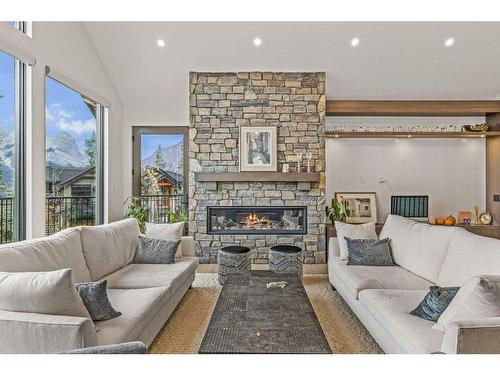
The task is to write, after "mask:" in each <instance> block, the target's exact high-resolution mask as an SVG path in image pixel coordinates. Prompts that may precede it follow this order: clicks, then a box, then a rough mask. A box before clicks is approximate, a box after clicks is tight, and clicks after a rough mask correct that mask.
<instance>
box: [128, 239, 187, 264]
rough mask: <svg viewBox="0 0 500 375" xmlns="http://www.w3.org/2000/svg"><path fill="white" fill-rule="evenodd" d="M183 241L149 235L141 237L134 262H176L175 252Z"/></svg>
mask: <svg viewBox="0 0 500 375" xmlns="http://www.w3.org/2000/svg"><path fill="white" fill-rule="evenodd" d="M180 243H181V241H180V240H157V239H154V238H148V237H142V236H141V237H139V249H138V250H137V254H136V256H135V259H134V263H145V264H171V263H174V262H175V252H176V251H177V248H178V247H179V244H180Z"/></svg>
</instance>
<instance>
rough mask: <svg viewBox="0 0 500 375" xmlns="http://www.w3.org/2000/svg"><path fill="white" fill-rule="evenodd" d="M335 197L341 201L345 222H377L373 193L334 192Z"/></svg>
mask: <svg viewBox="0 0 500 375" xmlns="http://www.w3.org/2000/svg"><path fill="white" fill-rule="evenodd" d="M335 199H336V200H338V201H341V202H342V205H343V206H344V209H345V213H346V222H347V223H352V224H362V223H371V222H374V223H376V222H377V202H376V194H375V193H335Z"/></svg>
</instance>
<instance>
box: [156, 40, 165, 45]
mask: <svg viewBox="0 0 500 375" xmlns="http://www.w3.org/2000/svg"><path fill="white" fill-rule="evenodd" d="M156 45H157V46H158V47H165V41H164V40H163V39H157V40H156Z"/></svg>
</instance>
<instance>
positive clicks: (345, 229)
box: [335, 221, 378, 259]
mask: <svg viewBox="0 0 500 375" xmlns="http://www.w3.org/2000/svg"><path fill="white" fill-rule="evenodd" d="M335 230H336V231H337V239H338V241H339V248H340V257H341V258H342V259H347V255H348V249H347V242H346V240H345V237H349V238H353V239H364V240H376V239H377V238H378V237H377V233H376V232H375V223H366V224H347V223H342V222H340V221H336V222H335Z"/></svg>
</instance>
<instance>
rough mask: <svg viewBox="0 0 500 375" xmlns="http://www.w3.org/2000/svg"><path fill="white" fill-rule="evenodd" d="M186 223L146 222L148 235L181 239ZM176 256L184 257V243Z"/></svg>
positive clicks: (155, 237) (166, 238)
mask: <svg viewBox="0 0 500 375" xmlns="http://www.w3.org/2000/svg"><path fill="white" fill-rule="evenodd" d="M185 226H186V223H172V224H168V223H167V224H155V223H146V233H145V235H146V237H149V238H154V239H156V240H180V239H181V237H182V233H183V232H184V227H185ZM175 257H176V258H182V244H181V245H179V247H178V248H177V252H176V253H175Z"/></svg>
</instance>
